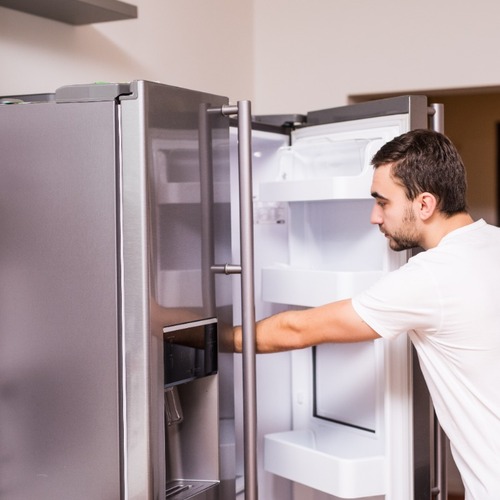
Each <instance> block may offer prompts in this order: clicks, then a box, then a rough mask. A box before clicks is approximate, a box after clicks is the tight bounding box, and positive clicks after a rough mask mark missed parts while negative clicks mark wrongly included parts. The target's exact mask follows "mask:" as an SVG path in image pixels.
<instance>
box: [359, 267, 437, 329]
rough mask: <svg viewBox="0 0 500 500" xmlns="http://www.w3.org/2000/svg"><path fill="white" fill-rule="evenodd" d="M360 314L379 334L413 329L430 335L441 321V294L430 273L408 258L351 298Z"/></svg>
mask: <svg viewBox="0 0 500 500" xmlns="http://www.w3.org/2000/svg"><path fill="white" fill-rule="evenodd" d="M352 305H353V308H354V310H355V311H356V312H357V314H358V315H359V316H360V318H361V319H362V320H363V321H364V322H365V323H367V324H368V325H369V326H370V327H371V328H373V329H374V330H375V331H376V332H377V333H378V334H379V335H380V336H381V337H385V338H393V337H396V336H397V335H400V334H401V333H405V332H408V331H410V330H415V331H417V332H420V333H425V334H427V335H432V334H434V333H436V331H437V330H438V326H439V324H440V322H441V310H442V309H441V297H440V296H439V291H438V287H437V286H436V283H435V280H434V279H433V276H432V274H431V273H430V272H429V271H428V270H427V269H426V268H425V266H423V265H421V264H420V263H418V262H412V261H409V262H408V263H407V264H405V265H404V266H402V267H401V268H399V269H398V270H396V271H393V272H391V273H388V274H387V275H385V276H384V277H383V278H382V279H381V280H379V281H378V282H377V283H375V284H374V285H373V286H371V287H370V288H368V289H367V290H365V291H364V292H361V293H360V294H358V295H356V296H355V297H353V299H352Z"/></svg>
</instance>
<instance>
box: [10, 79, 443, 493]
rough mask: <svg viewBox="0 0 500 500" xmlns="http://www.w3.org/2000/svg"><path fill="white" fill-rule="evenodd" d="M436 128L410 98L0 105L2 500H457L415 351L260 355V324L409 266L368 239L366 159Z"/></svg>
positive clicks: (103, 92) (131, 97) (162, 94)
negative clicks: (447, 481)
mask: <svg viewBox="0 0 500 500" xmlns="http://www.w3.org/2000/svg"><path fill="white" fill-rule="evenodd" d="M439 114H440V112H438V111H437V110H436V108H431V107H429V106H428V104H427V99H426V98H425V97H423V96H406V97H399V98H394V99H386V100H381V101H375V102H371V103H365V104H359V105H352V106H346V107H341V108H333V109H327V110H322V111H314V112H310V113H308V114H307V115H304V116H302V115H290V116H288V115H286V116H264V117H252V116H251V108H250V103H249V102H248V101H240V102H238V103H237V105H232V104H230V103H229V102H228V99H227V98H226V97H223V96H217V95H213V94H209V93H205V92H199V91H193V90H189V89H182V88H178V87H174V86H169V85H164V84H161V83H157V82H148V81H133V82H130V83H108V84H88V85H87V84H82V85H69V86H64V87H61V88H59V89H57V90H56V91H55V92H54V93H47V94H33V95H19V96H6V97H4V98H1V100H0V125H1V128H2V134H1V136H0V150H1V160H0V169H1V172H2V182H1V183H0V232H1V235H2V239H1V244H0V497H1V498H5V499H9V500H11V499H12V500H18V499H19V500H20V499H22V500H25V499H26V498H31V497H36V498H40V499H44V500H45V499H47V500H48V499H51V500H52V499H54V498H74V499H78V498H82V499H83V498H85V499H89V498H92V499H95V500H101V499H102V500H105V499H113V500H115V499H124V500H125V499H126V500H131V499H140V500H148V499H158V498H162V499H163V498H166V499H171V500H184V499H188V498H193V499H196V500H233V499H236V498H238V499H240V498H244V499H245V500H253V499H256V498H257V497H259V498H261V499H266V500H290V499H294V500H308V499H311V500H313V499H314V500H323V499H335V498H358V499H362V498H371V499H376V500H379V499H384V500H400V499H401V498H405V499H406V498H408V499H413V500H420V499H427V498H431V495H434V496H436V495H438V494H442V493H443V489H442V486H440V485H439V484H438V481H437V480H438V479H439V477H438V476H439V475H440V473H441V469H442V468H441V469H440V465H439V453H438V454H437V455H436V453H435V449H436V448H437V449H438V450H437V451H439V446H437V447H436V444H439V439H438V437H439V436H438V434H439V433H436V430H435V428H434V427H435V426H434V424H433V417H432V407H431V405H430V402H429V399H428V395H427V394H426V392H425V387H423V385H422V382H421V379H420V375H419V370H418V363H417V362H416V361H415V359H414V354H413V352H412V350H411V347H410V345H409V343H408V341H407V339H406V338H405V337H404V336H403V337H401V338H400V339H398V340H397V341H394V342H390V343H384V342H383V341H374V342H370V343H365V344H362V345H349V346H347V345H344V346H334V345H328V346H320V347H316V348H312V349H307V350H303V351H297V352H293V353H281V354H276V355H262V356H255V352H254V349H253V346H252V338H253V337H252V336H253V335H254V334H255V331H254V321H255V320H256V319H259V318H261V317H264V316H266V315H269V314H272V313H274V312H278V311H280V310H284V309H288V308H303V307H311V306H315V305H319V304H320V303H324V302H327V301H331V300H336V299H340V298H344V297H346V296H349V295H351V294H353V293H356V292H357V291H358V290H361V289H362V288H364V287H366V286H368V285H369V284H370V283H372V282H373V281H374V280H376V279H378V277H380V276H381V275H382V274H384V273H386V272H388V271H390V270H392V269H395V268H397V267H398V266H400V265H401V264H403V263H404V262H405V261H406V259H407V258H408V255H406V254H401V253H400V254H395V253H394V252H392V251H390V250H389V249H388V247H387V244H386V242H385V239H384V238H383V237H381V235H380V234H378V229H377V228H374V227H371V226H370V224H369V212H370V210H371V204H372V202H371V200H370V192H369V191H370V189H369V188H370V178H371V167H370V166H369V160H370V156H371V155H372V154H373V153H374V152H375V151H376V149H377V148H378V147H380V145H381V144H383V143H384V142H386V141H388V140H390V139H391V138H392V137H394V136H396V135H399V134H400V133H402V132H404V131H406V130H409V129H412V128H426V127H428V126H430V125H429V124H430V122H431V117H434V118H436V117H437V116H438V115H439ZM235 117H236V118H235ZM235 125H237V126H235ZM240 323H243V325H244V330H245V332H244V333H245V338H246V339H247V340H246V341H245V348H244V353H243V355H240V354H234V353H232V352H231V335H232V326H233V325H234V324H240ZM436 436H437V437H436ZM436 456H437V458H436ZM440 488H441V490H440ZM442 498H444V497H442Z"/></svg>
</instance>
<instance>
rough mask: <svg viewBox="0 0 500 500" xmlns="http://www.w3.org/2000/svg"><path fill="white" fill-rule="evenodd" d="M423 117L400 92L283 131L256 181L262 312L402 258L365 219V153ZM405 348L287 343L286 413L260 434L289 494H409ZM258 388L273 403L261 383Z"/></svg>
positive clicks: (359, 279) (322, 293) (354, 280)
mask: <svg viewBox="0 0 500 500" xmlns="http://www.w3.org/2000/svg"><path fill="white" fill-rule="evenodd" d="M428 121H429V117H428V108H427V99H426V98H425V97H423V96H409V97H400V98H394V99H386V100H381V101H374V102H370V103H365V104H359V105H353V106H346V107H342V108H333V109H330V110H322V111H316V112H311V113H309V114H308V115H307V120H306V123H305V125H304V126H301V127H297V128H295V129H294V130H293V131H292V132H291V143H290V144H289V145H288V144H284V145H281V147H280V148H279V150H278V151H277V152H276V153H275V158H274V159H273V160H272V161H271V162H270V164H269V166H267V167H266V168H265V169H263V171H262V173H260V171H259V173H258V174H257V176H256V180H255V181H254V184H255V185H254V192H255V210H256V212H255V213H256V214H258V215H257V217H256V221H255V228H256V235H255V247H256V266H257V267H258V269H257V274H256V280H258V282H259V290H258V294H260V295H259V296H258V297H257V301H256V307H257V311H260V313H261V314H262V315H261V316H260V317H264V316H265V315H267V314H268V313H270V312H271V313H272V312H276V311H278V310H280V309H283V308H285V309H286V308H304V307H314V306H319V305H321V304H324V303H327V302H331V301H335V300H340V299H344V298H348V297H351V296H352V295H353V294H355V293H358V292H359V291H361V290H363V289H364V288H366V287H368V286H369V285H370V284H372V283H374V282H375V281H376V280H377V279H379V278H380V277H381V276H382V275H383V274H385V273H387V272H389V271H391V270H393V269H396V268H397V267H399V266H400V265H402V264H403V263H404V262H405V261H406V260H407V258H408V255H407V254H406V253H404V254H402V253H395V252H392V251H391V250H390V249H389V248H388V245H387V242H386V240H385V239H384V238H383V236H382V235H381V234H380V231H379V229H378V227H376V226H373V225H371V224H370V212H371V209H372V206H373V200H372V198H371V194H370V185H371V178H372V170H373V169H372V167H371V165H370V160H371V158H372V156H373V155H374V154H375V152H376V151H377V150H378V149H379V148H380V147H381V146H382V145H383V144H384V143H386V142H388V141H389V140H391V139H392V138H394V137H396V136H398V135H400V134H402V133H404V132H406V131H408V130H411V129H414V128H428ZM264 142H265V141H264ZM259 144H260V142H259V140H258V138H257V137H255V138H254V149H255V150H256V151H259ZM259 161H261V160H260V159H259V158H257V159H256V160H254V163H257V167H254V168H257V169H258V168H259V167H258V162H259ZM278 212H279V213H280V216H279V217H276V216H275V215H274V214H276V213H278ZM259 214H260V215H259ZM259 225H261V227H259ZM410 354H411V350H410V344H409V342H408V340H407V339H406V338H405V337H404V336H402V337H401V338H400V339H398V340H396V341H394V342H391V343H384V342H383V341H382V340H380V341H374V342H365V343H360V344H354V345H322V346H319V347H316V348H312V349H307V350H303V351H297V352H293V353H292V354H291V355H290V373H291V377H290V380H289V383H290V385H291V402H290V405H291V408H292V411H291V423H290V426H289V428H288V429H287V428H286V424H285V423H284V422H283V426H282V429H283V432H271V433H269V432H268V433H265V438H264V452H263V459H264V468H265V470H266V471H268V472H270V473H272V474H274V476H275V477H276V478H277V477H281V478H286V479H288V480H290V481H293V483H294V485H293V488H292V489H293V495H294V498H296V499H297V500H298V499H300V500H309V499H311V500H313V499H314V500H320V499H321V500H323V499H327V498H328V499H329V498H336V497H338V498H365V497H370V498H372V497H373V498H377V499H385V500H399V499H401V498H408V499H410V498H414V490H413V488H414V479H413V467H414V459H413V453H414V449H413V427H412V420H413V418H414V415H413V404H414V402H413V399H412V393H411V390H409V389H408V388H409V387H410V384H411V381H412V375H411V370H412V360H411V355H410ZM266 369H267V370H268V371H267V372H266V376H264V375H262V377H263V378H265V379H266V384H267V385H269V382H268V381H269V380H270V379H271V377H273V378H274V379H275V378H276V376H273V367H267V368H266ZM281 373H282V371H280V379H281V380H282V385H283V387H282V388H283V389H284V390H286V384H287V383H288V382H286V378H287V377H286V375H285V376H282V375H281ZM275 393H276V392H275ZM259 397H260V398H261V399H260V400H259V406H260V407H264V408H271V407H272V408H274V409H275V410H274V411H275V412H276V411H277V410H276V401H275V400H274V401H273V399H272V396H266V389H265V388H264V389H263V390H262V392H261V393H260V396H259ZM266 398H267V399H266ZM419 406H420V404H419ZM421 406H422V408H423V410H424V412H426V416H424V418H423V419H421V420H423V421H425V419H426V418H427V419H428V417H429V406H428V402H425V401H424V403H423V404H422V405H421ZM284 413H285V412H284ZM263 427H265V426H263ZM419 466H421V467H423V469H426V470H427V472H428V471H429V466H428V464H427V465H423V464H419ZM265 479H266V481H268V482H269V485H265V486H263V487H265V488H267V487H268V488H276V487H277V486H276V485H277V484H279V481H278V480H277V479H276V481H278V482H276V481H274V486H272V485H273V480H272V479H270V478H269V477H268V476H267V474H266V475H265ZM281 488H284V487H283V486H281ZM278 489H279V488H278ZM269 491H271V489H269V490H268V491H267V495H270V493H269ZM263 495H264V496H266V493H263ZM415 498H417V497H415Z"/></svg>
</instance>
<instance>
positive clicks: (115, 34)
mask: <svg viewBox="0 0 500 500" xmlns="http://www.w3.org/2000/svg"><path fill="white" fill-rule="evenodd" d="M33 1H35V2H36V1H40V0H33ZM127 1H128V2H129V3H131V4H134V5H137V7H138V10H139V17H138V19H134V20H126V21H114V22H108V23H98V24H93V25H86V26H76V27H75V26H72V25H67V24H64V23H61V22H57V21H52V20H49V19H45V18H40V17H36V16H33V15H29V14H25V13H22V12H18V11H15V10H11V9H6V8H3V7H0V95H9V94H19V93H32V92H33V93H43V92H52V91H54V90H55V89H56V88H57V87H59V86H61V85H66V84H72V83H89V82H95V81H121V82H123V81H130V80H134V79H146V80H155V81H161V82H162V83H167V84H171V85H177V86H181V87H187V88H192V89H195V90H204V91H206V92H212V93H215V94H220V95H226V96H229V97H230V98H231V99H233V100H236V99H250V98H251V97H252V88H253V61H252V25H253V22H252V4H251V2H235V1H232V0H210V1H207V0H127Z"/></svg>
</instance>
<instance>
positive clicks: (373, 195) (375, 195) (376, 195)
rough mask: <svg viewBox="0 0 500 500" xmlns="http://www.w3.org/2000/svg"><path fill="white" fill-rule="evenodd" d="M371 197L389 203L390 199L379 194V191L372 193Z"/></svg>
mask: <svg viewBox="0 0 500 500" xmlns="http://www.w3.org/2000/svg"><path fill="white" fill-rule="evenodd" d="M371 195H372V197H373V198H377V199H378V200H385V201H389V198H386V197H385V196H382V195H381V194H380V193H377V191H372V193H371Z"/></svg>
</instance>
